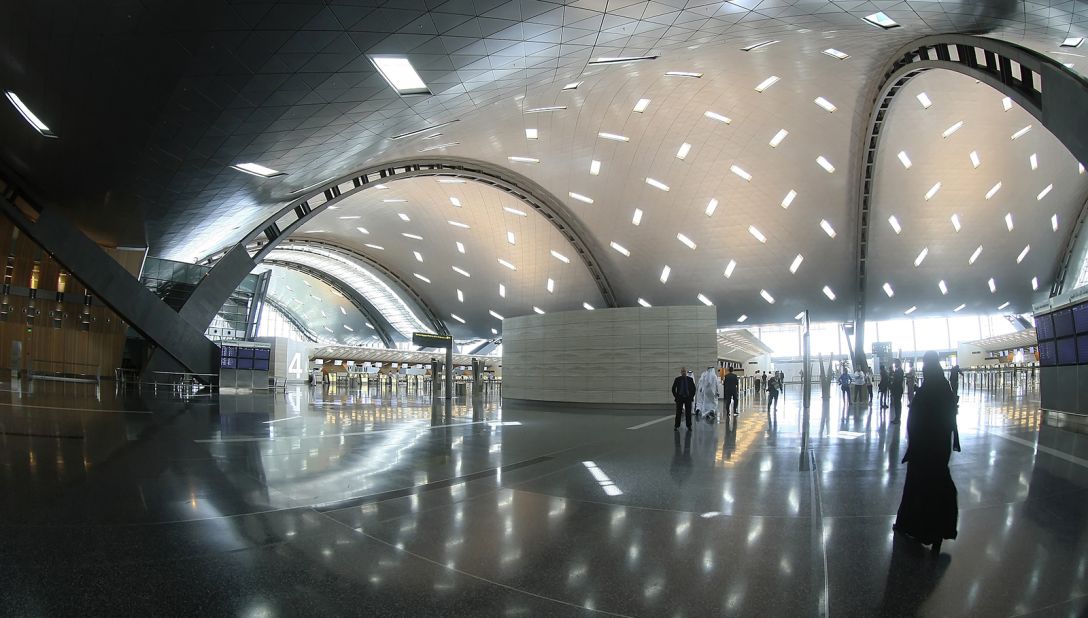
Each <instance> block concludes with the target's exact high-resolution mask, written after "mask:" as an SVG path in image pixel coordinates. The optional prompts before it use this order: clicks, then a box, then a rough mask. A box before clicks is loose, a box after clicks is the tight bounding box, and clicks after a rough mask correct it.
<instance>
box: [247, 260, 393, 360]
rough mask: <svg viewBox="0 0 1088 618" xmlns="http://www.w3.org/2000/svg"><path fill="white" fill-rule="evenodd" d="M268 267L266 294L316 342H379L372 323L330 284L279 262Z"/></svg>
mask: <svg viewBox="0 0 1088 618" xmlns="http://www.w3.org/2000/svg"><path fill="white" fill-rule="evenodd" d="M262 270H265V269H264V268H262ZM267 270H271V271H272V277H271V279H270V280H269V282H268V296H269V297H271V298H272V299H274V300H275V302H276V303H277V304H279V305H280V306H281V307H284V308H286V309H287V310H289V311H290V312H291V313H292V315H293V316H294V317H295V318H296V319H297V320H298V321H299V322H301V323H302V324H305V325H306V327H307V329H308V330H309V331H310V332H311V333H313V334H314V335H315V336H316V337H317V338H318V341H319V343H322V344H329V345H331V344H341V345H368V346H375V345H381V340H380V339H379V338H378V335H377V331H375V330H374V327H373V325H372V324H370V323H369V322H367V320H366V319H365V318H364V317H363V315H362V314H361V313H359V311H358V310H357V309H356V308H355V306H354V305H352V304H351V301H349V300H348V299H346V298H344V296H343V295H342V294H340V292H338V291H337V290H336V289H335V288H333V287H332V286H330V285H329V284H327V283H325V282H324V281H321V280H320V279H317V278H315V277H312V276H310V275H308V274H305V273H300V272H298V271H295V270H290V269H288V268H284V267H282V266H272V267H270V268H268V269H267Z"/></svg>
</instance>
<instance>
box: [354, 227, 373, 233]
mask: <svg viewBox="0 0 1088 618" xmlns="http://www.w3.org/2000/svg"><path fill="white" fill-rule="evenodd" d="M355 229H357V230H359V233H360V234H369V233H370V230H368V229H366V228H365V227H357V228H355Z"/></svg>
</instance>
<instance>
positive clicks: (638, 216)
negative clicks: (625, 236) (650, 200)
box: [631, 208, 642, 225]
mask: <svg viewBox="0 0 1088 618" xmlns="http://www.w3.org/2000/svg"><path fill="white" fill-rule="evenodd" d="M640 223H642V209H641V208H636V209H635V212H634V214H632V215H631V225H638V224H640Z"/></svg>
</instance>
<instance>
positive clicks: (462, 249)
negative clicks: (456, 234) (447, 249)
mask: <svg viewBox="0 0 1088 618" xmlns="http://www.w3.org/2000/svg"><path fill="white" fill-rule="evenodd" d="M454 244H455V245H457V252H458V253H462V254H463V253H464V252H465V243H463V242H461V241H460V240H456V241H454Z"/></svg>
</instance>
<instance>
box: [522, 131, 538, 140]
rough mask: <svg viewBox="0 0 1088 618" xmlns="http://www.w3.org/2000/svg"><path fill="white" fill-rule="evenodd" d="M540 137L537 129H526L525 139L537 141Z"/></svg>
mask: <svg viewBox="0 0 1088 618" xmlns="http://www.w3.org/2000/svg"><path fill="white" fill-rule="evenodd" d="M538 136H539V133H537V130H536V129H525V139H536V138H537V137H538Z"/></svg>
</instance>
